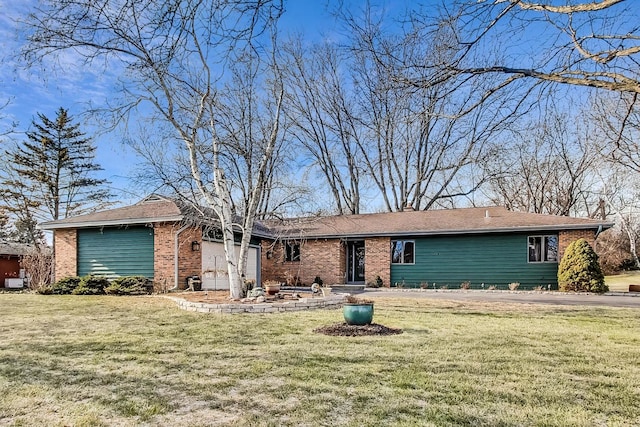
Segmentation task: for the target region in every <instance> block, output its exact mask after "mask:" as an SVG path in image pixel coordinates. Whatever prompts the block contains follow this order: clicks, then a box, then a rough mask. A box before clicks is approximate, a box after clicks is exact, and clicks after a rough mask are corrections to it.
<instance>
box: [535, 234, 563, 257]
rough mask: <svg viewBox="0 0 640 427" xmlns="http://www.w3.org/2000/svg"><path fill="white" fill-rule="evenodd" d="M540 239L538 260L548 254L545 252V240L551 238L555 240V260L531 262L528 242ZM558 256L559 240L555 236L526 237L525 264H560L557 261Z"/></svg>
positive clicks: (536, 235) (538, 235)
mask: <svg viewBox="0 0 640 427" xmlns="http://www.w3.org/2000/svg"><path fill="white" fill-rule="evenodd" d="M538 237H539V238H540V239H541V242H542V244H541V246H540V251H541V253H540V258H544V257H545V255H546V253H547V252H548V250H547V239H548V238H549V237H553V238H555V240H556V259H555V260H552V261H549V260H544V259H541V260H540V261H532V260H531V252H530V249H531V243H530V240H531V239H532V238H538ZM559 255H560V238H559V236H558V235H557V234H532V235H529V236H527V264H558V263H559V262H560V260H559V259H558V258H559Z"/></svg>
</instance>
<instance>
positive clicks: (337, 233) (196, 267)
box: [41, 195, 613, 289]
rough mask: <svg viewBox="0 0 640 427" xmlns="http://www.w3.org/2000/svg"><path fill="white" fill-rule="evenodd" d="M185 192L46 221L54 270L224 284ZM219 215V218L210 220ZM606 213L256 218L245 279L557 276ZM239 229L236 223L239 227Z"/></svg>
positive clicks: (529, 283)
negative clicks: (183, 199) (182, 199)
mask: <svg viewBox="0 0 640 427" xmlns="http://www.w3.org/2000/svg"><path fill="white" fill-rule="evenodd" d="M189 217H190V214H189V212H187V209H186V208H184V207H183V206H181V204H180V203H178V202H176V201H174V200H172V199H169V198H165V197H161V196H156V195H152V196H150V197H148V198H146V199H144V200H142V201H141V202H139V203H137V204H135V205H132V206H127V207H122V208H116V209H111V210H107V211H102V212H96V213H92V214H87V215H81V216H77V217H73V218H68V219H64V220H60V221H52V222H48V223H44V224H42V225H41V227H42V228H43V229H45V230H53V231H54V241H55V253H56V266H55V274H56V278H61V277H64V276H69V275H85V274H89V273H93V274H102V275H105V276H107V277H117V276H125V275H143V276H147V277H150V278H153V279H154V280H155V281H156V283H158V284H159V287H161V288H165V289H169V288H175V287H179V288H184V287H185V286H186V279H187V278H188V277H190V276H199V277H201V278H202V286H203V288H204V289H228V287H229V283H228V277H227V273H226V265H225V258H224V249H223V245H222V243H221V239H220V237H221V236H220V232H219V230H218V229H216V227H215V221H211V222H210V223H209V224H208V225H207V226H206V227H205V226H202V223H199V225H194V224H195V223H194V222H190V221H189ZM212 224H213V225H212ZM611 226H613V224H612V223H611V222H607V221H603V220H594V219H583V218H571V217H565V216H553V215H540V214H531V213H523V212H512V211H508V210H506V209H504V208H500V207H489V208H466V209H448V210H433V211H413V210H405V211H403V212H393V213H374V214H362V215H343V216H326V217H313V218H297V219H288V220H284V221H278V222H274V221H270V222H266V223H262V224H256V227H255V229H254V232H253V238H252V245H251V248H250V253H249V262H248V271H247V277H246V278H247V279H254V280H257V281H258V282H261V281H262V280H279V281H282V282H287V283H289V284H306V285H309V284H311V283H312V282H313V281H314V279H315V278H316V277H320V278H321V279H322V280H323V282H324V283H325V284H334V283H339V284H364V283H369V282H376V281H382V283H383V285H384V286H429V287H434V286H435V287H437V288H440V287H443V286H448V287H450V288H458V287H460V284H461V283H462V282H471V286H472V287H480V286H481V284H484V285H485V286H486V287H488V286H492V285H502V286H506V285H507V284H509V283H512V282H518V283H520V284H521V288H531V287H535V286H545V287H546V286H547V285H551V286H552V287H553V288H557V277H556V276H557V269H558V263H559V261H560V259H561V258H562V255H563V254H564V251H565V249H566V247H567V246H568V245H569V243H571V242H572V241H574V240H577V239H579V238H585V239H587V241H589V242H590V243H591V244H593V243H594V241H595V238H596V236H597V234H598V233H600V232H601V231H603V230H605V229H607V228H610V227H611ZM237 232H238V233H240V230H238V231H237Z"/></svg>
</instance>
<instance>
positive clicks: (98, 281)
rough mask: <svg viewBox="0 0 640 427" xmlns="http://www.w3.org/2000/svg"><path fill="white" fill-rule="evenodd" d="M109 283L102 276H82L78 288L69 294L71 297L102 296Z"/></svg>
mask: <svg viewBox="0 0 640 427" xmlns="http://www.w3.org/2000/svg"><path fill="white" fill-rule="evenodd" d="M107 286H109V281H108V280H107V278H106V277H102V276H92V275H89V276H84V277H83V278H82V279H81V280H80V283H79V284H78V286H77V287H76V288H75V289H74V290H73V291H72V292H71V293H72V294H73V295H102V294H104V288H106V287H107Z"/></svg>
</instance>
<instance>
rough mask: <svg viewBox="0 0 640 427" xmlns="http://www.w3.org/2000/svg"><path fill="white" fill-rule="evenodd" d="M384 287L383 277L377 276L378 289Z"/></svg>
mask: <svg viewBox="0 0 640 427" xmlns="http://www.w3.org/2000/svg"><path fill="white" fill-rule="evenodd" d="M383 286H384V282H383V281H382V277H380V276H376V288H381V287H383Z"/></svg>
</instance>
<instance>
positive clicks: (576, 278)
mask: <svg viewBox="0 0 640 427" xmlns="http://www.w3.org/2000/svg"><path fill="white" fill-rule="evenodd" d="M558 286H559V288H560V290H561V291H565V292H567V291H569V292H571V291H572V292H598V293H602V292H607V291H608V290H609V288H608V287H607V285H605V283H604V275H603V274H602V270H601V269H600V264H599V262H598V255H597V254H596V253H595V251H594V250H593V248H592V247H591V245H590V244H589V243H588V242H587V241H586V240H585V239H578V240H576V241H574V242H572V243H570V244H569V246H567V249H566V251H565V253H564V256H563V257H562V260H561V261H560V265H559V266H558Z"/></svg>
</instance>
